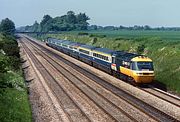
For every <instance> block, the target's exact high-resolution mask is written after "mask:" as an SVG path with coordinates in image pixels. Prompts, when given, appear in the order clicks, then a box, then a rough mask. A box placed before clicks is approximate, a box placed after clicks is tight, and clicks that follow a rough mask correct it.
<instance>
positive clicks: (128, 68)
mask: <svg viewBox="0 0 180 122" xmlns="http://www.w3.org/2000/svg"><path fill="white" fill-rule="evenodd" d="M46 45H47V46H49V47H52V48H54V49H56V50H58V51H60V52H62V53H64V54H67V55H69V56H71V57H73V58H76V59H78V60H80V61H83V62H85V63H87V64H89V65H91V66H93V67H96V68H98V69H100V70H102V71H104V72H107V73H109V74H111V75H113V76H116V77H118V78H120V79H122V80H124V81H128V82H132V83H135V84H146V83H151V82H153V80H154V77H155V75H154V68H153V61H152V60H151V59H150V58H148V57H147V56H145V55H139V54H134V53H129V52H125V51H115V50H110V49H108V48H101V47H96V46H92V45H87V44H83V43H79V42H74V41H70V40H60V39H56V38H50V37H49V38H47V40H46Z"/></svg>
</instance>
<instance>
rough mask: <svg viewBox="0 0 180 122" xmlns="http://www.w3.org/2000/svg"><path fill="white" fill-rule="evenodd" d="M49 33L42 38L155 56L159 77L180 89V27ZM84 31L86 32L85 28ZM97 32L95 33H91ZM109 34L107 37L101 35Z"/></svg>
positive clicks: (171, 87)
mask: <svg viewBox="0 0 180 122" xmlns="http://www.w3.org/2000/svg"><path fill="white" fill-rule="evenodd" d="M78 33H79V32H76V31H73V32H64V33H62V34H48V35H44V36H41V37H39V38H44V39H46V38H47V37H55V38H59V39H67V40H73V41H76V42H82V43H86V44H90V45H95V46H100V47H106V48H110V49H114V50H124V51H127V52H132V53H140V54H145V55H147V56H148V57H150V58H152V59H153V62H154V66H155V67H154V68H155V74H156V80H157V81H159V82H161V83H163V84H165V85H166V86H167V88H168V89H169V90H173V91H175V92H178V93H180V87H179V86H180V62H179V61H180V32H179V31H158V32H157V31H127V30H124V31H109V32H108V31H85V32H84V33H88V34H86V35H83V36H82V35H79V34H78ZM81 33H82V32H81ZM91 34H93V35H97V36H93V37H91V36H90V35H91ZM99 35H106V37H103V38H102V37H99Z"/></svg>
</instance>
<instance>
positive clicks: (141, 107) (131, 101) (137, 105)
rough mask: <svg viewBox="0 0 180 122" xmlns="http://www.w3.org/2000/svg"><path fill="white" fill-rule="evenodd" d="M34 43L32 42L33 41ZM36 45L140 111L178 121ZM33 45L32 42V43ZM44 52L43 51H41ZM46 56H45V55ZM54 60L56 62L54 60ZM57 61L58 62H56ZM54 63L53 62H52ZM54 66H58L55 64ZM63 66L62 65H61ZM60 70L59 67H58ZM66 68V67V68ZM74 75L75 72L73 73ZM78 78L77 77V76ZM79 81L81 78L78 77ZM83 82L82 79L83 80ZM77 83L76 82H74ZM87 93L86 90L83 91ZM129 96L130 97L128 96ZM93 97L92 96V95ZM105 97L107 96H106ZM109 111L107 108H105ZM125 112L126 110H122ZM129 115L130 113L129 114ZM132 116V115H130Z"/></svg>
mask: <svg viewBox="0 0 180 122" xmlns="http://www.w3.org/2000/svg"><path fill="white" fill-rule="evenodd" d="M31 43H32V42H31ZM33 43H34V44H35V45H38V46H39V47H40V48H41V49H42V50H44V51H45V52H46V53H49V54H50V55H55V57H56V58H57V59H59V60H62V61H63V62H66V64H67V65H69V66H70V67H73V68H74V69H76V70H77V71H78V72H79V73H81V74H83V75H84V76H86V77H88V78H89V79H91V80H93V81H95V82H96V83H97V84H99V85H100V86H102V87H103V88H105V89H106V90H108V91H110V92H111V93H114V94H116V95H117V96H118V97H119V98H121V99H123V100H124V101H126V102H128V103H129V104H131V105H132V106H134V107H135V108H137V109H139V110H140V111H142V112H145V113H146V114H147V115H149V116H150V117H152V118H154V119H155V120H158V121H177V120H176V119H174V118H173V117H171V116H169V115H167V114H165V113H164V112H161V111H159V110H158V109H156V108H154V107H152V106H150V105H148V104H146V103H144V102H143V101H141V100H139V99H137V98H135V97H134V96H132V95H130V94H128V93H126V92H125V91H123V90H121V89H119V88H117V87H115V86H113V85H111V84H109V83H107V82H106V81H104V80H103V79H101V78H99V77H97V76H94V74H92V73H91V72H88V71H86V70H84V69H82V68H80V67H78V66H77V65H75V64H73V63H71V62H69V61H67V60H66V59H63V58H62V57H59V56H57V54H53V53H52V52H50V51H48V50H47V49H45V48H43V47H42V46H41V45H39V44H38V43H36V42H33ZM34 44H33V46H34V48H36V51H37V50H38V48H37V47H35V45H34ZM31 45H32V44H31ZM41 52H42V51H41ZM42 53H43V52H42ZM45 55H46V54H45V53H44V54H43V55H41V56H45ZM44 58H45V57H44ZM48 58H49V59H46V60H47V61H49V62H50V59H51V60H52V61H53V59H52V58H50V57H48ZM52 61H51V62H52ZM54 62H56V61H55V60H54ZM56 63H57V62H56ZM51 65H53V64H51ZM54 67H57V66H54ZM61 67H62V66H61ZM57 70H58V69H57ZM64 70H66V69H64ZM71 75H72V76H73V74H71ZM64 77H66V78H67V79H68V78H69V77H67V76H65V74H64ZM73 77H76V76H73ZM76 78H77V77H76ZM77 79H78V80H79V81H80V79H79V78H77ZM81 82H82V81H81ZM74 85H75V83H74ZM87 88H89V89H91V90H92V88H90V87H87ZM82 92H84V93H85V91H82ZM94 92H95V93H96V94H98V93H97V92H96V91H94ZM99 96H101V97H102V98H104V97H103V96H102V95H100V94H99ZM127 96H128V97H127ZM91 97H92V96H91ZM104 99H105V98H104ZM105 111H107V110H105ZM122 113H124V114H125V112H122ZM127 116H128V115H127ZM129 118H131V117H129ZM131 119H132V118H131Z"/></svg>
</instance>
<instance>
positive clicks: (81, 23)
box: [76, 13, 90, 30]
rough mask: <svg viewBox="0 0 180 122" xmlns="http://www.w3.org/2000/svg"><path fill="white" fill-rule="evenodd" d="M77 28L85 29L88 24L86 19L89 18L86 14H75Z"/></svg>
mask: <svg viewBox="0 0 180 122" xmlns="http://www.w3.org/2000/svg"><path fill="white" fill-rule="evenodd" d="M76 18H77V25H76V26H77V29H78V30H87V27H88V25H89V23H88V22H87V21H88V20H90V18H89V17H88V16H86V14H85V13H79V14H78V15H77V16H76Z"/></svg>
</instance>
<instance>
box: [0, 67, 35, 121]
mask: <svg viewBox="0 0 180 122" xmlns="http://www.w3.org/2000/svg"><path fill="white" fill-rule="evenodd" d="M0 76H1V78H0V80H1V81H2V80H5V81H7V82H8V84H11V85H9V86H11V87H12V88H10V87H6V88H0V121H1V122H31V121H32V117H31V108H30V105H29V101H28V95H27V89H26V87H25V85H24V79H23V77H22V73H21V72H12V71H11V72H7V73H4V74H1V75H0Z"/></svg>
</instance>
